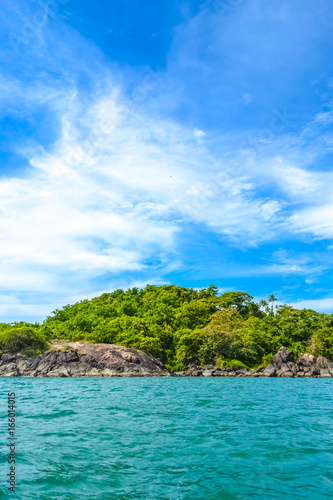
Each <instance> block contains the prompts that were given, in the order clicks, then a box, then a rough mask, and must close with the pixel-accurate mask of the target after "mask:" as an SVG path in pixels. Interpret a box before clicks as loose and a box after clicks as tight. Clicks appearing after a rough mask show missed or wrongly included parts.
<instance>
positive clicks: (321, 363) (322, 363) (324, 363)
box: [316, 356, 333, 369]
mask: <svg viewBox="0 0 333 500" xmlns="http://www.w3.org/2000/svg"><path fill="white" fill-rule="evenodd" d="M316 365H317V366H318V368H323V369H324V368H326V369H327V368H333V362H332V361H330V360H329V359H327V358H324V357H323V356H318V358H317V361H316Z"/></svg>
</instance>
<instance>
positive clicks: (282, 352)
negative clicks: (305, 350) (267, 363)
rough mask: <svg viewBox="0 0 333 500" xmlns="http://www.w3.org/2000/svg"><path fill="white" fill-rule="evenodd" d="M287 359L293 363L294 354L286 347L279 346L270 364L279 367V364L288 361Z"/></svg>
mask: <svg viewBox="0 0 333 500" xmlns="http://www.w3.org/2000/svg"><path fill="white" fill-rule="evenodd" d="M288 361H291V362H292V363H294V361H295V355H294V353H293V352H291V351H288V349H287V348H286V347H280V349H279V350H278V352H277V353H276V354H275V356H274V358H273V359H272V363H271V364H272V365H273V366H274V367H275V368H278V369H280V368H281V366H282V365H283V364H285V363H288Z"/></svg>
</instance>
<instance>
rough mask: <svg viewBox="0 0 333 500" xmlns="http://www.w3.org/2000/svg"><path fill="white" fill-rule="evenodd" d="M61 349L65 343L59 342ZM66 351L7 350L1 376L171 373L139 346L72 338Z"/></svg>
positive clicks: (162, 374) (2, 358)
mask: <svg viewBox="0 0 333 500" xmlns="http://www.w3.org/2000/svg"><path fill="white" fill-rule="evenodd" d="M57 347H58V348H59V349H61V348H63V347H64V345H63V344H62V345H58V346H57ZM65 347H66V348H68V347H69V348H70V350H67V351H65V352H63V351H61V350H50V351H47V352H45V353H44V354H42V355H39V356H34V357H33V358H26V357H25V356H21V355H15V354H3V355H2V356H1V359H0V376H31V377H84V376H89V377H95V376H96V377H97V376H104V377H107V376H110V377H130V376H140V377H150V376H169V375H171V373H170V372H169V371H168V370H167V369H166V368H165V366H164V365H163V363H161V361H160V360H158V359H157V358H154V357H153V356H150V355H149V354H146V353H144V352H141V351H138V350H136V349H129V348H127V347H123V346H116V345H113V344H89V343H88V342H68V343H66V344H65Z"/></svg>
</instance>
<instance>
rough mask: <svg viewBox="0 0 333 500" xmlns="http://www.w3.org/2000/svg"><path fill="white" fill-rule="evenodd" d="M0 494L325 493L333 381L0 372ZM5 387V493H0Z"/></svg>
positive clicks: (171, 498)
mask: <svg viewBox="0 0 333 500" xmlns="http://www.w3.org/2000/svg"><path fill="white" fill-rule="evenodd" d="M0 385H1V420H0V426H1V437H2V439H1V473H0V498H7V497H9V498H14V499H15V500H16V499H19V500H25V499H29V500H30V499H31V500H34V499H45V500H52V499H61V500H63V499H64V500H65V499H66V500H67V499H68V500H70V499H79V500H80V499H82V500H83V499H91V500H93V499H98V500H104V499H105V500H107V499H110V500H111V499H115V500H116V499H119V500H130V499H135V500H141V499H142V500H183V499H191V500H234V499H235V500H236V499H242V500H244V499H283V500H289V499H290V500H296V499H302V500H304V499H311V500H320V499H329V498H333V379H332V380H330V379H327V380H325V379H308V380H302V379H285V380H284V379H260V378H259V379H242V378H168V377H165V378H77V379H60V378H57V379H43V378H36V379H34V378H15V379H14V378H1V379H0ZM12 391H13V392H15V394H16V400H17V417H16V435H17V442H16V452H17V455H16V460H17V463H16V476H17V477H16V493H10V492H8V490H7V485H6V474H7V473H8V468H9V465H8V463H7V460H8V449H7V448H6V440H7V434H8V430H7V393H8V392H12Z"/></svg>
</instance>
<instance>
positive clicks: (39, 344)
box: [0, 327, 47, 356]
mask: <svg viewBox="0 0 333 500" xmlns="http://www.w3.org/2000/svg"><path fill="white" fill-rule="evenodd" d="M0 349H1V350H2V351H3V352H8V353H18V352H20V353H22V354H26V355H27V356H32V355H34V354H38V351H39V352H42V351H45V350H46V349H47V344H46V340H45V337H44V336H43V335H42V334H41V333H38V332H36V331H35V330H33V329H32V328H27V327H21V328H16V327H12V328H9V329H7V330H4V331H2V332H0Z"/></svg>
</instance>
